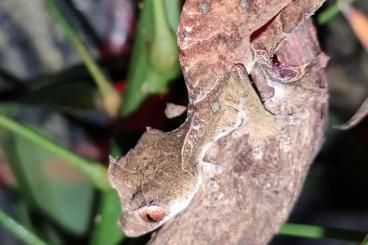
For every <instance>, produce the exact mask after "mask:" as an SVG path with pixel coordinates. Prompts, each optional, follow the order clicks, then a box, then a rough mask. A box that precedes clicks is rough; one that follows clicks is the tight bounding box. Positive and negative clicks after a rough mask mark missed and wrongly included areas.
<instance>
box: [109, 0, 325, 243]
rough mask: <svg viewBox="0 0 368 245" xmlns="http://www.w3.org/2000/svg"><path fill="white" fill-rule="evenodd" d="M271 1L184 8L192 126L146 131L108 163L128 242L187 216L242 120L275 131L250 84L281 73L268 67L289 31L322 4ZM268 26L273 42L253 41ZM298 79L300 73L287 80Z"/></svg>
mask: <svg viewBox="0 0 368 245" xmlns="http://www.w3.org/2000/svg"><path fill="white" fill-rule="evenodd" d="M266 2H267V1H264V0H253V1H248V0H223V1H220V0H212V1H210V0H187V1H186V3H185V5H184V8H183V11H182V18H181V23H180V26H179V30H178V44H179V49H180V52H179V53H180V63H181V65H182V69H183V73H184V76H185V80H186V85H187V89H188V98H189V104H188V108H187V119H186V120H185V122H184V123H183V124H182V125H181V126H180V127H179V128H177V129H175V130H173V131H171V132H161V131H160V130H156V129H151V128H148V129H147V131H146V132H145V133H144V134H143V135H142V137H141V138H140V140H139V141H138V143H137V145H136V146H135V147H134V148H133V149H132V150H130V151H129V152H128V153H127V154H126V155H125V156H124V157H121V158H118V159H115V158H111V159H110V165H109V169H108V172H109V173H108V176H109V182H110V183H111V185H112V186H113V188H115V189H116V190H117V192H118V194H119V197H120V199H121V203H122V215H121V217H120V220H119V223H120V226H121V228H122V230H123V231H124V233H125V234H126V235H127V236H130V237H136V236H140V235H143V234H146V233H148V232H151V231H153V230H155V229H157V228H158V227H160V226H162V225H163V224H165V223H166V222H168V221H170V220H171V219H172V218H174V217H175V216H176V215H178V214H179V213H180V212H182V211H183V210H185V209H186V208H187V207H188V206H189V204H190V203H191V200H192V199H193V198H194V196H195V194H196V193H197V191H198V189H199V186H200V184H201V178H202V177H201V175H202V171H203V169H204V168H207V167H210V168H213V169H216V167H217V166H221V164H220V163H211V162H206V161H205V155H206V153H207V152H208V150H209V149H210V148H211V146H212V145H214V144H215V143H216V142H217V141H218V140H220V139H221V138H223V137H226V136H228V135H230V134H231V133H232V132H234V131H236V130H237V128H238V127H239V126H240V124H241V123H242V122H243V121H244V120H257V121H258V122H259V123H260V124H262V125H265V126H264V128H266V127H267V125H269V126H270V130H272V127H271V125H273V122H274V120H275V115H273V114H272V113H271V112H269V111H268V110H267V109H266V108H265V107H264V103H263V101H262V99H261V97H260V95H259V91H257V88H256V87H257V86H256V84H252V82H251V79H250V75H251V74H252V69H264V70H265V71H264V72H265V73H268V74H271V73H272V74H276V73H277V72H275V71H272V72H271V71H270V69H276V68H275V67H274V66H272V64H271V63H270V62H271V61H270V60H271V57H272V56H273V53H274V52H275V50H277V47H278V46H279V45H280V43H282V41H283V39H284V38H285V36H286V35H284V34H283V33H284V31H285V32H286V33H288V32H290V31H291V30H292V29H293V28H294V27H295V26H297V25H298V24H299V23H300V22H301V21H302V20H304V19H306V18H308V17H309V16H310V15H311V14H312V13H314V11H315V10H316V9H317V8H318V7H319V6H320V5H321V4H322V2H323V1H322V0H318V1H302V0H295V1H292V0H281V1H280V0H277V1H276V0H269V1H268V4H270V5H272V6H273V8H266V7H264V5H265V3H266ZM297 4H302V6H303V7H301V8H299V9H298V11H297V13H295V14H294V18H293V19H292V20H291V21H290V23H288V24H287V25H284V28H286V29H283V28H282V27H279V25H280V23H281V24H285V23H283V22H282V21H283V13H289V12H292V11H293V9H295V6H296V5H297ZM260 6H263V8H260ZM229 11H232V12H233V14H228V12H229ZM270 20H273V21H272V22H270ZM221 23H222V24H221ZM266 24H267V25H268V28H270V29H269V30H270V31H269V32H268V31H267V30H266V31H264V32H263V35H264V36H266V37H267V40H272V43H268V42H267V41H264V40H263V39H262V35H261V36H259V37H258V36H257V37H254V32H256V31H257V30H258V29H259V28H262V27H263V26H264V25H266ZM252 35H253V36H252ZM260 51H264V52H260ZM261 61H262V62H261ZM256 63H258V64H260V65H259V66H255V64H256ZM262 64H263V65H262ZM298 69H299V68H298V67H296V68H293V70H295V71H298ZM299 70H300V69H299ZM276 75H277V74H276ZM276 75H273V77H277V76H276ZM295 76H300V72H299V73H298V72H296V73H295V75H294V77H290V78H288V80H293V79H294V78H295ZM269 77H270V76H269ZM271 79H272V76H271ZM280 82H283V81H280Z"/></svg>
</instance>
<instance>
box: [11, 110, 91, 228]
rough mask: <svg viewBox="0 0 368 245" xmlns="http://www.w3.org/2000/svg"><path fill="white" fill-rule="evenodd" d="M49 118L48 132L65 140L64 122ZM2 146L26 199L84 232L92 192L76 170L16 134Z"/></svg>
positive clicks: (58, 220)
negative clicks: (56, 134)
mask: <svg viewBox="0 0 368 245" xmlns="http://www.w3.org/2000/svg"><path fill="white" fill-rule="evenodd" d="M52 119H53V120H51V121H49V122H48V123H49V125H48V127H49V129H50V131H53V132H52V133H53V134H55V133H58V135H61V136H62V137H64V138H62V139H61V140H62V141H64V142H65V141H67V139H66V138H65V137H66V136H67V135H68V130H67V129H68V127H67V125H66V123H65V121H63V120H62V119H61V118H60V117H57V116H54V117H52ZM51 125H52V127H50V126H51ZM45 127H46V126H44V127H43V132H44V133H45V131H46V130H45ZM51 129H52V130H51ZM49 134H50V132H49ZM4 148H5V150H6V155H7V157H8V160H9V162H10V164H11V167H12V169H13V172H14V174H15V176H16V179H17V182H18V185H19V188H20V189H21V193H23V194H24V196H25V197H26V199H27V200H28V201H30V202H31V203H32V204H34V205H36V206H37V207H38V208H39V209H40V210H42V211H43V212H44V213H45V214H47V215H48V216H50V217H51V218H52V219H54V220H55V221H56V222H57V223H58V224H59V225H60V226H61V227H63V228H64V229H66V230H68V231H70V232H73V233H75V234H81V233H84V232H85V231H86V229H87V228H88V224H89V220H90V214H91V208H92V200H93V193H94V191H93V187H92V186H91V185H90V183H89V182H88V181H87V180H86V179H85V177H84V176H83V175H82V174H81V173H80V171H79V169H77V168H76V167H75V166H72V165H71V164H70V163H68V162H67V160H65V159H64V158H62V157H60V156H56V155H55V154H53V153H51V152H50V151H49V150H46V149H44V148H42V147H40V146H39V145H37V144H34V142H32V141H30V140H29V139H26V138H24V137H20V136H19V135H13V134H9V135H8V137H7V143H5V145H4Z"/></svg>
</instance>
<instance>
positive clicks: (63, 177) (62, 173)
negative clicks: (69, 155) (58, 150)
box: [43, 158, 85, 183]
mask: <svg viewBox="0 0 368 245" xmlns="http://www.w3.org/2000/svg"><path fill="white" fill-rule="evenodd" d="M43 170H44V173H45V174H46V175H47V176H48V177H50V178H51V179H56V180H59V181H62V182H76V183H79V182H84V181H85V178H84V176H82V175H81V174H80V172H79V171H78V170H77V169H76V168H73V167H72V166H70V165H69V163H67V162H66V161H65V160H64V159H61V158H54V159H52V160H51V161H50V162H49V163H48V164H46V165H45V166H44V168H43Z"/></svg>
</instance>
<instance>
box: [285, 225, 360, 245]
mask: <svg viewBox="0 0 368 245" xmlns="http://www.w3.org/2000/svg"><path fill="white" fill-rule="evenodd" d="M279 234H280V235H286V236H295V237H305V238H314V239H324V238H325V239H335V240H342V241H349V242H361V241H362V240H363V239H364V237H365V235H366V233H364V232H361V231H353V230H347V229H340V228H330V227H321V226H316V225H304V224H291V223H287V224H284V225H283V227H282V228H281V230H280V232H279Z"/></svg>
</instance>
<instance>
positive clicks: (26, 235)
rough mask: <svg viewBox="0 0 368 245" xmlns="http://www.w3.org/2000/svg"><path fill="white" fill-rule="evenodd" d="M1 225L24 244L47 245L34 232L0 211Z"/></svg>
mask: <svg viewBox="0 0 368 245" xmlns="http://www.w3.org/2000/svg"><path fill="white" fill-rule="evenodd" d="M0 224H2V225H3V226H4V227H5V228H6V229H7V230H8V231H10V232H12V233H13V234H14V235H16V236H17V237H18V238H20V239H21V240H22V241H23V242H25V243H26V244H29V245H47V243H46V242H44V241H42V240H41V239H40V238H39V237H37V236H36V235H34V234H33V233H32V232H30V231H29V230H27V229H26V228H24V227H23V226H22V225H20V224H18V223H17V222H16V221H15V220H14V219H12V218H10V217H9V216H8V215H7V214H5V213H4V212H3V211H1V210H0Z"/></svg>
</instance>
